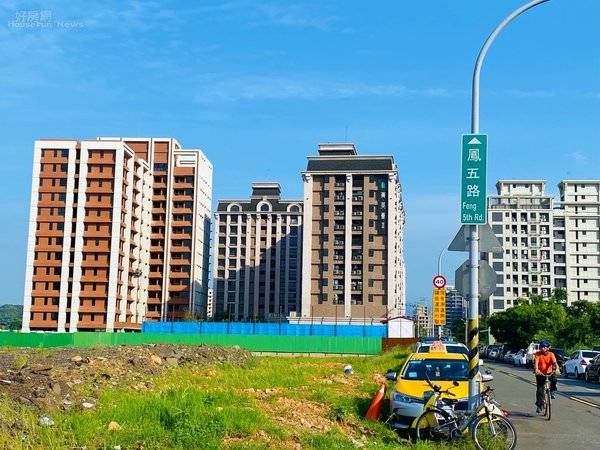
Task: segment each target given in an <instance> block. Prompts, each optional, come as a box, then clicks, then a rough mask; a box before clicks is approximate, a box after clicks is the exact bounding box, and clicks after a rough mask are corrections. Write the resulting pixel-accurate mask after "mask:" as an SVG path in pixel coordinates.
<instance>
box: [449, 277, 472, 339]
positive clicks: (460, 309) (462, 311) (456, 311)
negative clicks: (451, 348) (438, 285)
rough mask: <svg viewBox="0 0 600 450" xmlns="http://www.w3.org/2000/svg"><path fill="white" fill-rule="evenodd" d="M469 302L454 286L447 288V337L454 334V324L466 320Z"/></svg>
mask: <svg viewBox="0 0 600 450" xmlns="http://www.w3.org/2000/svg"><path fill="white" fill-rule="evenodd" d="M466 312H467V301H466V299H465V298H464V297H463V296H462V295H461V293H460V292H458V290H457V289H456V288H455V287H454V286H446V325H444V329H445V333H446V335H451V334H452V326H453V325H454V322H456V321H457V320H460V319H466Z"/></svg>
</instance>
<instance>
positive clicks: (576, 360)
mask: <svg viewBox="0 0 600 450" xmlns="http://www.w3.org/2000/svg"><path fill="white" fill-rule="evenodd" d="M598 355H600V352H595V351H593V350H577V351H574V352H573V353H572V354H571V356H570V358H569V359H568V360H567V361H566V362H565V365H564V375H565V377H567V378H568V377H569V376H571V375H573V376H574V377H575V378H581V377H583V376H584V375H585V370H586V369H587V366H588V365H589V363H590V361H591V360H592V358H594V357H596V356H598Z"/></svg>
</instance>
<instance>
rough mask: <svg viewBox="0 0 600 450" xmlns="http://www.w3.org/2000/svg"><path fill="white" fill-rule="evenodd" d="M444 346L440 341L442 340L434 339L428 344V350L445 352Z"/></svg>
mask: <svg viewBox="0 0 600 450" xmlns="http://www.w3.org/2000/svg"><path fill="white" fill-rule="evenodd" d="M445 351H446V346H445V345H444V344H443V343H442V341H434V342H432V343H431V345H430V346H429V352H430V353H433V352H445Z"/></svg>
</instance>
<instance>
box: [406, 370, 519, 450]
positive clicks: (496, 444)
mask: <svg viewBox="0 0 600 450" xmlns="http://www.w3.org/2000/svg"><path fill="white" fill-rule="evenodd" d="M427 382H428V384H429V385H430V386H431V388H432V389H433V391H432V392H430V393H428V396H426V398H425V400H426V401H425V405H424V407H423V413H422V414H421V415H420V416H419V417H417V418H416V419H415V420H414V422H413V423H412V429H413V430H414V433H415V437H416V439H423V440H436V441H451V440H456V439H461V438H464V437H466V436H468V435H469V434H470V435H471V439H472V440H473V442H474V443H475V446H476V447H477V448H478V449H480V450H513V449H515V448H516V446H517V432H516V430H515V427H514V426H513V424H512V423H511V422H510V421H509V420H508V419H507V418H506V417H505V415H506V413H505V412H504V411H503V410H502V409H501V408H500V405H499V404H498V403H497V402H496V401H495V400H494V399H493V398H492V393H493V392H494V389H493V388H491V387H489V386H488V387H486V389H485V390H484V391H483V392H482V393H481V403H480V405H479V406H478V407H477V408H476V409H475V411H473V412H471V413H469V412H467V411H465V412H462V411H456V410H455V408H454V407H455V405H456V403H457V402H458V400H456V399H452V398H447V397H444V398H442V396H450V397H454V396H455V394H454V393H452V392H451V390H452V389H453V388H454V387H457V386H458V383H457V382H454V383H453V384H454V386H453V387H450V388H448V389H446V390H442V389H441V387H440V386H438V385H434V384H432V383H431V381H430V380H427Z"/></svg>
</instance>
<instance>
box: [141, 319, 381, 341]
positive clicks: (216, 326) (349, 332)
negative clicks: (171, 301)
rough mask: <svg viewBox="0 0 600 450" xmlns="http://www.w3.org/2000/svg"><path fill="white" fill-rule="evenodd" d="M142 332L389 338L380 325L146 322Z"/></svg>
mask: <svg viewBox="0 0 600 450" xmlns="http://www.w3.org/2000/svg"><path fill="white" fill-rule="evenodd" d="M142 332H143V333H175V334H178V333H179V334H247V335H248V334H249V335H272V336H341V337H374V338H385V337H387V335H388V334H387V326H386V325H380V324H364V325H362V324H361V325H358V324H357V325H349V324H321V323H287V322H281V323H272V322H269V323H264V322H144V323H143V324H142Z"/></svg>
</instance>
